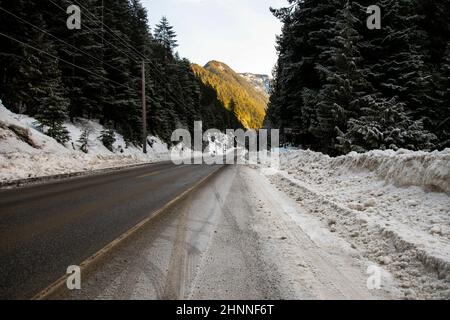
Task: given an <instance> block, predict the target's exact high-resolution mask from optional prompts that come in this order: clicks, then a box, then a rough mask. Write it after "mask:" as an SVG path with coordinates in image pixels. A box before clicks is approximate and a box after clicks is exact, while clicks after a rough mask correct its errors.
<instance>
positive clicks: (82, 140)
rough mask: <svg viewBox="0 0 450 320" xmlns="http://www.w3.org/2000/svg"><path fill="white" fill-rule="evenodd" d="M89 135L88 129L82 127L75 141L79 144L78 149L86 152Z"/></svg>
mask: <svg viewBox="0 0 450 320" xmlns="http://www.w3.org/2000/svg"><path fill="white" fill-rule="evenodd" d="M89 135H90V131H89V130H88V129H84V130H83V132H81V135H80V138H79V139H78V141H77V142H78V143H79V144H80V150H81V151H83V152H84V153H88V145H89Z"/></svg>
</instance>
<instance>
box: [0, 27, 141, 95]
mask: <svg viewBox="0 0 450 320" xmlns="http://www.w3.org/2000/svg"><path fill="white" fill-rule="evenodd" d="M0 35H1V36H3V37H5V38H8V39H10V40H12V41H15V42H18V43H20V44H22V45H24V46H27V47H29V48H31V49H34V50H36V51H39V52H41V53H43V54H46V55H47V56H49V57H51V58H53V59H56V60H58V61H61V62H64V63H67V64H68V65H71V66H72V67H75V68H78V69H80V70H83V71H85V72H88V73H90V74H92V75H94V76H96V77H99V78H102V79H104V80H106V81H110V82H112V83H114V84H116V85H118V86H121V87H123V88H125V89H128V90H132V91H134V92H137V91H136V90H134V89H132V88H130V87H128V86H126V85H124V84H121V83H119V82H116V81H114V80H111V79H108V78H105V77H103V76H101V75H99V74H96V73H94V72H92V71H90V70H88V69H86V68H83V67H80V66H78V65H76V64H74V63H71V62H69V61H67V60H64V59H61V58H59V57H57V56H55V55H53V54H51V53H48V52H47V51H45V50H41V49H39V48H36V47H34V46H32V45H30V44H28V43H25V42H23V41H21V40H18V39H15V38H14V37H11V36H10V35H7V34H4V33H1V32H0Z"/></svg>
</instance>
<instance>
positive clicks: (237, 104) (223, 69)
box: [192, 61, 269, 129]
mask: <svg viewBox="0 0 450 320" xmlns="http://www.w3.org/2000/svg"><path fill="white" fill-rule="evenodd" d="M192 69H193V70H194V73H195V74H196V75H197V77H198V78H199V79H200V80H201V81H202V82H203V83H204V84H205V85H207V86H210V87H212V88H213V89H214V90H215V91H216V92H217V97H218V98H219V100H220V101H221V102H222V103H223V104H224V105H225V107H226V108H227V109H228V110H230V111H233V112H234V113H235V114H236V116H237V118H238V119H239V121H240V122H241V123H242V124H243V125H244V126H245V127H246V128H249V129H258V128H261V127H262V124H263V121H264V117H265V115H266V108H267V103H268V101H269V96H268V94H267V93H265V92H263V91H261V90H258V89H256V88H255V85H254V84H253V83H252V82H250V81H249V80H247V79H246V78H244V77H242V76H241V75H239V74H238V73H236V72H235V71H234V70H233V69H231V68H230V67H229V66H227V65H226V64H225V63H222V62H219V61H210V62H208V63H207V64H206V65H205V66H204V67H201V66H199V65H197V64H193V65H192Z"/></svg>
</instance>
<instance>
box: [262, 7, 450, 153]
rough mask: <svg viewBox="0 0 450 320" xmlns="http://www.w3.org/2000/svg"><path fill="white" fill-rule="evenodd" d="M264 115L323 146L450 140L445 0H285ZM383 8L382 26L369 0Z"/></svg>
mask: <svg viewBox="0 0 450 320" xmlns="http://www.w3.org/2000/svg"><path fill="white" fill-rule="evenodd" d="M289 3H290V5H289V6H288V7H285V8H282V9H277V10H275V9H272V12H273V13H274V14H275V16H276V17H278V18H279V19H280V20H281V21H282V22H283V30H282V34H281V36H279V37H278V39H277V50H278V55H279V58H278V62H277V66H276V68H275V70H274V77H275V78H274V83H273V91H272V94H271V98H270V103H269V108H268V115H267V119H268V120H269V121H270V122H271V125H272V126H275V127H279V128H281V129H282V133H284V137H285V142H290V143H294V144H297V145H302V146H304V147H308V148H311V149H313V150H316V151H322V152H325V153H328V154H330V155H338V154H344V153H348V152H350V151H356V152H364V151H367V150H373V149H399V148H407V149H411V150H435V149H439V150H440V149H444V148H449V147H450V19H449V18H448V17H449V16H450V1H449V0H443V1H433V0H380V1H376V3H374V2H373V1H369V0H357V1H348V0H289ZM374 4H377V5H378V6H379V7H380V8H381V28H380V29H375V30H371V29H369V28H368V27H367V24H366V21H367V18H368V14H367V8H368V7H369V6H371V5H374Z"/></svg>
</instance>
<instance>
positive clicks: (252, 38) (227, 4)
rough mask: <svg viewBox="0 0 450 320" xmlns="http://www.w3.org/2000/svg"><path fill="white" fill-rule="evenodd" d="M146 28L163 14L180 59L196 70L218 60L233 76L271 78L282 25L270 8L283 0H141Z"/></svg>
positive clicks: (282, 3)
mask: <svg viewBox="0 0 450 320" xmlns="http://www.w3.org/2000/svg"><path fill="white" fill-rule="evenodd" d="M142 3H143V4H144V6H145V7H146V8H147V10H148V15H149V22H150V26H151V28H152V30H153V28H154V26H155V24H156V23H157V22H158V21H159V20H160V19H161V17H162V16H163V15H165V16H167V18H168V19H169V22H170V23H171V24H172V25H173V26H174V28H175V31H176V32H177V34H178V43H179V47H178V51H179V53H180V55H181V56H182V57H186V58H188V59H189V60H191V61H192V62H195V63H198V64H200V65H204V64H206V63H207V62H208V61H210V60H219V61H222V62H224V63H226V64H228V65H229V66H230V67H232V68H233V69H234V70H235V71H237V72H252V73H263V74H269V75H270V74H271V72H272V68H273V66H274V65H275V63H276V60H277V57H276V50H275V36H276V35H277V34H280V32H281V23H280V22H279V21H278V20H277V19H276V18H275V17H274V16H273V15H272V13H271V12H270V11H269V8H270V7H271V6H272V7H275V8H279V7H284V6H287V4H288V3H287V1H286V0H142Z"/></svg>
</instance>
